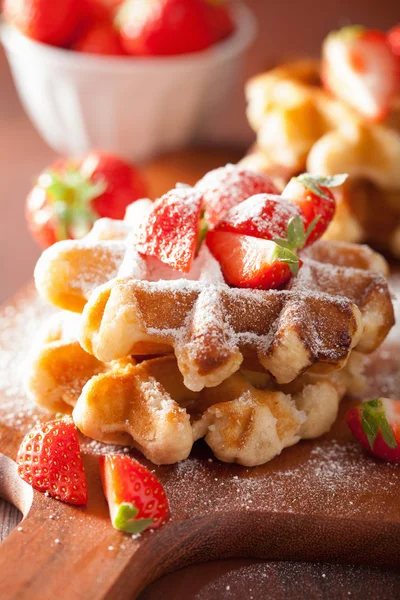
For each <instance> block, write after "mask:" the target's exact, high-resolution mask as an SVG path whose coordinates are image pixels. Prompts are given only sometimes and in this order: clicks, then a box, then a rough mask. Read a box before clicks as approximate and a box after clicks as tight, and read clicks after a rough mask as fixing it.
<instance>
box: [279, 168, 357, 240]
mask: <svg viewBox="0 0 400 600" xmlns="http://www.w3.org/2000/svg"><path fill="white" fill-rule="evenodd" d="M346 178H347V175H333V176H332V177H318V176H316V175H309V174H308V173H303V174H302V175H299V176H298V177H293V178H292V179H291V180H290V181H289V183H288V184H287V186H286V187H285V189H284V190H283V192H282V197H283V198H286V199H287V200H289V201H290V202H293V203H294V204H296V205H297V207H298V208H299V209H300V212H301V215H302V217H303V220H304V227H305V228H306V229H308V228H309V227H310V226H311V225H312V224H313V223H314V227H313V230H312V232H311V233H310V235H309V236H308V238H307V241H306V246H309V245H310V244H313V243H314V242H315V241H317V240H318V239H319V238H320V237H321V236H322V235H323V234H324V233H325V231H326V230H327V228H328V225H329V223H330V222H331V221H332V219H333V216H334V214H335V210H336V201H335V197H334V195H333V194H332V192H331V191H330V189H331V188H334V187H337V186H340V185H342V184H343V183H344V181H345V180H346Z"/></svg>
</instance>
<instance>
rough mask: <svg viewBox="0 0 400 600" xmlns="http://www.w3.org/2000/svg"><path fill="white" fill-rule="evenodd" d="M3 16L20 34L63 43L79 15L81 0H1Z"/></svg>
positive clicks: (72, 32) (56, 44)
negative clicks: (2, 1) (2, 2)
mask: <svg viewBox="0 0 400 600" xmlns="http://www.w3.org/2000/svg"><path fill="white" fill-rule="evenodd" d="M3 8H4V15H5V18H6V19H7V21H8V22H9V23H11V24H12V25H14V26H15V27H16V28H17V29H19V30H20V31H21V33H23V34H24V35H26V36H28V37H30V38H32V39H34V40H36V41H38V42H43V43H44V44H50V45H53V46H64V45H65V44H67V43H68V42H69V41H70V40H71V39H72V38H73V36H74V33H75V31H76V30H77V28H78V27H79V25H80V23H81V20H82V18H83V12H82V4H81V0H52V1H49V0H4V4H3Z"/></svg>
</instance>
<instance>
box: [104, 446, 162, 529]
mask: <svg viewBox="0 0 400 600" xmlns="http://www.w3.org/2000/svg"><path fill="white" fill-rule="evenodd" d="M100 472H101V479H102V482H103V489H104V494H105V496H106V498H107V502H108V506H109V509H110V516H111V522H112V524H113V526H114V527H115V529H118V530H120V531H124V532H126V533H131V534H138V533H141V532H142V531H145V530H146V529H157V528H158V527H161V525H164V524H165V523H166V521H168V519H169V516H170V514H169V506H168V500H167V496H166V494H165V490H164V488H163V487H162V485H161V483H160V482H159V481H158V479H157V477H156V476H155V475H153V474H152V473H150V471H148V470H147V469H146V468H145V467H143V466H142V465H141V464H140V463H138V462H137V461H136V460H133V459H132V458H130V457H128V456H124V455H119V454H110V455H107V456H101V457H100Z"/></svg>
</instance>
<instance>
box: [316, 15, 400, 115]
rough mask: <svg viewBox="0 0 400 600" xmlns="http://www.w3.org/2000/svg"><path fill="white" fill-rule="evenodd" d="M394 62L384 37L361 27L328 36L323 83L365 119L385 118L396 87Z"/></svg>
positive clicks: (325, 46)
mask: <svg viewBox="0 0 400 600" xmlns="http://www.w3.org/2000/svg"><path fill="white" fill-rule="evenodd" d="M397 72H398V66H397V60H396V57H395V56H394V54H393V52H392V51H391V48H390V45H389V43H388V40H387V37H386V35H385V34H384V33H383V32H381V31H376V30H372V29H371V30H369V29H365V28H364V27H361V26H353V27H345V28H343V29H341V30H340V31H335V32H333V33H331V34H330V35H329V36H328V37H327V38H326V40H325V42H324V45H323V59H322V80H323V83H324V85H325V87H326V88H327V89H328V90H330V91H331V92H332V94H333V95H335V96H336V97H337V98H339V99H340V100H342V101H343V102H346V103H347V104H349V105H350V106H352V107H353V108H354V109H355V110H356V111H357V112H359V113H360V114H361V115H363V116H364V117H365V118H367V119H371V120H373V121H378V120H381V119H384V118H385V116H386V115H387V113H388V111H389V109H390V106H391V103H392V99H393V96H394V94H395V92H396V88H397V85H398V81H397Z"/></svg>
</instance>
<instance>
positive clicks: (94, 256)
mask: <svg viewBox="0 0 400 600" xmlns="http://www.w3.org/2000/svg"><path fill="white" fill-rule="evenodd" d="M148 206H149V202H148V201H139V202H136V203H135V204H134V205H132V207H131V209H130V210H129V211H128V214H127V218H126V221H124V222H110V221H108V220H104V219H103V220H100V221H98V222H97V223H96V224H95V226H94V228H93V230H92V232H91V233H90V234H89V235H88V236H87V237H86V238H84V239H83V240H81V241H66V242H60V243H58V244H56V245H54V246H53V247H51V248H50V249H48V250H47V251H45V252H44V254H43V255H42V257H41V259H40V260H39V262H38V265H37V268H36V272H35V278H36V284H37V287H38V290H39V292H40V293H41V294H42V295H43V296H44V297H45V298H46V299H47V300H49V301H50V302H51V303H53V304H55V305H56V306H59V307H61V308H64V309H67V310H73V311H77V312H80V311H82V310H83V314H82V327H81V344H82V345H83V347H84V348H85V349H86V350H87V351H88V352H90V353H91V354H93V355H94V356H95V357H96V358H98V359H99V360H101V361H103V362H109V361H111V360H114V359H117V358H122V357H125V356H128V355H148V354H153V355H155V354H164V353H168V352H175V355H176V358H177V361H178V367H179V370H180V371H181V373H182V375H183V376H184V383H185V386H186V387H188V388H189V389H191V390H194V391H198V390H201V389H202V388H203V387H210V386H216V385H218V384H219V383H221V382H222V381H224V380H225V379H227V377H229V376H230V375H231V374H232V373H234V372H236V371H237V370H238V369H239V367H240V365H241V364H243V365H244V366H250V367H251V368H252V369H265V370H266V371H268V372H269V373H270V374H271V375H272V377H273V378H274V379H275V380H276V381H277V382H278V383H288V382H290V381H292V380H294V379H295V378H296V377H297V376H298V375H299V374H301V373H302V372H304V371H305V370H307V369H308V368H310V367H311V366H313V369H317V370H319V371H323V372H327V371H329V370H335V369H339V368H341V367H342V366H343V365H344V364H345V363H346V361H347V359H348V357H349V354H350V352H351V350H352V349H353V348H357V350H358V351H360V352H370V351H372V350H374V349H375V348H376V347H377V346H378V345H379V344H380V343H381V341H382V340H383V338H384V337H385V336H386V334H387V333H388V331H389V329H390V327H391V326H392V324H393V308H392V304H391V299H390V295H389V292H388V287H387V283H386V280H385V277H384V275H386V274H387V266H386V263H385V261H384V260H383V259H382V258H381V257H380V256H379V255H377V254H376V253H374V252H372V251H371V250H370V249H368V248H367V247H362V246H355V245H351V244H343V243H338V242H336V243H334V242H318V243H316V244H314V245H313V246H311V247H310V248H308V249H307V250H305V251H303V253H302V257H301V258H302V260H303V263H304V266H303V268H302V269H301V270H300V272H299V275H298V277H297V278H296V279H295V280H293V281H292V282H291V284H290V285H289V286H287V288H286V289H284V290H279V291H276V290H271V291H262V290H254V289H236V288H231V287H229V286H228V285H227V284H226V283H225V281H224V279H223V276H222V273H221V270H220V267H219V264H218V263H217V261H216V260H215V259H214V258H213V257H212V256H211V254H210V252H209V251H208V249H207V247H206V246H203V247H202V249H201V251H200V253H199V255H198V257H197V258H196V259H195V261H194V263H193V266H192V269H191V271H190V272H189V273H188V274H187V275H185V276H183V275H182V274H180V273H177V272H176V271H173V270H172V269H171V268H169V267H168V266H166V265H163V264H162V263H160V262H159V261H158V260H157V259H153V258H143V257H142V256H141V255H139V253H138V252H137V251H136V249H135V236H136V233H137V227H138V225H139V223H140V222H141V220H142V218H143V215H144V214H145V212H146V210H147V209H148Z"/></svg>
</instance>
